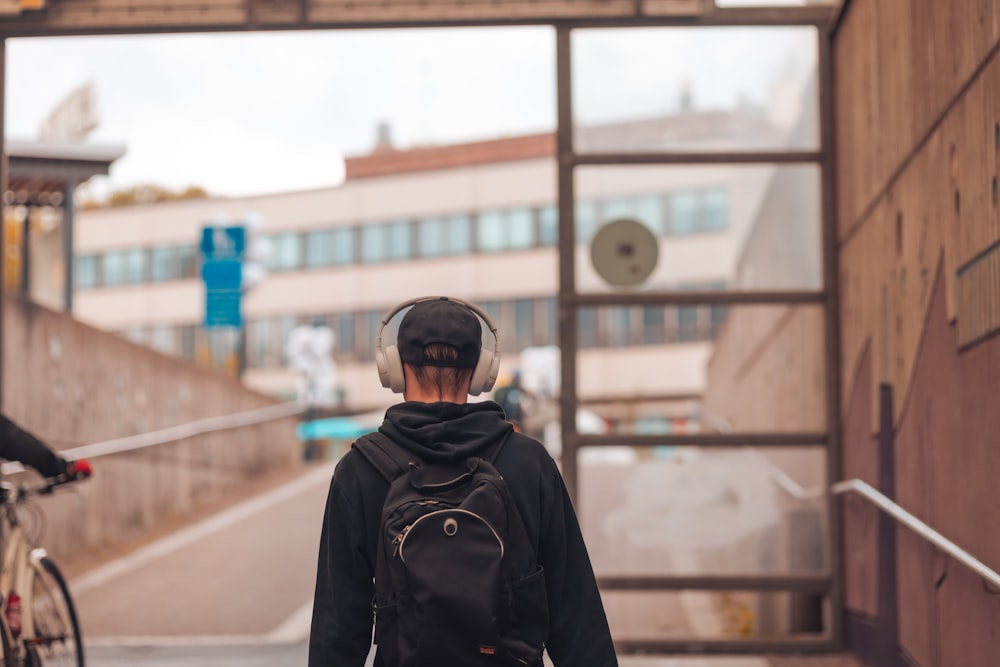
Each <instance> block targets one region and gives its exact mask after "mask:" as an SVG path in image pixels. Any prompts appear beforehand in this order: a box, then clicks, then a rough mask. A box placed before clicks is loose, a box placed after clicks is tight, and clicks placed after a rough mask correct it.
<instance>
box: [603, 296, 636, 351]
mask: <svg viewBox="0 0 1000 667" xmlns="http://www.w3.org/2000/svg"><path fill="white" fill-rule="evenodd" d="M606 318H607V319H606V327H607V334H606V335H605V342H606V344H607V345H609V346H611V347H624V346H626V345H628V344H629V332H630V331H631V323H630V318H631V309H630V308H629V307H628V306H613V307H610V308H608V312H607V315H606Z"/></svg>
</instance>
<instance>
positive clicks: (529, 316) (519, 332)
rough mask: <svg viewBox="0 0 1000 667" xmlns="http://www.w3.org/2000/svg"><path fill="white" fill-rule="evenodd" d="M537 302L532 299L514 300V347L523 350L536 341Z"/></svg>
mask: <svg viewBox="0 0 1000 667" xmlns="http://www.w3.org/2000/svg"><path fill="white" fill-rule="evenodd" d="M534 334H535V302H534V301H533V300H532V299H515V301H514V349H515V350H518V351H520V350H523V349H524V348H526V347H531V345H532V344H533V343H534V342H535V341H534V338H535V335H534Z"/></svg>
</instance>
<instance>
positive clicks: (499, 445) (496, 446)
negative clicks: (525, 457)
mask: <svg viewBox="0 0 1000 667" xmlns="http://www.w3.org/2000/svg"><path fill="white" fill-rule="evenodd" d="M513 435H514V429H511V430H509V431H508V432H507V435H505V436H504V437H502V438H500V439H499V440H497V441H496V442H494V443H493V444H492V445H490V446H489V447H487V448H486V450H485V451H484V452H483V455H482V456H480V457H479V458H481V459H483V460H486V461H489V462H490V465H492V464H494V463H496V460H497V457H498V456H500V450H502V449H503V446H504V445H506V444H507V441H508V440H510V439H511V437H512V436H513Z"/></svg>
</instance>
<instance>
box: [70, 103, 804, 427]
mask: <svg viewBox="0 0 1000 667" xmlns="http://www.w3.org/2000/svg"><path fill="white" fill-rule="evenodd" d="M786 131H787V128H784V129H782V128H779V127H776V126H775V125H773V124H772V123H770V122H769V121H768V118H767V116H766V115H765V114H762V113H759V112H756V111H753V110H746V111H732V112H728V111H727V112H714V113H706V112H696V111H693V110H688V111H681V112H679V113H677V114H674V115H671V116H667V117H662V118H656V119H651V120H648V121H641V122H630V123H622V124H619V125H614V126H602V127H594V128H589V129H585V130H582V131H580V132H579V133H578V138H577V146H578V148H579V149H581V150H587V149H599V148H601V147H603V146H608V147H612V148H614V149H618V150H621V149H622V148H623V147H624V148H626V149H629V148H630V147H631V148H634V147H641V148H644V149H645V148H649V149H654V150H655V149H658V148H662V147H663V145H665V144H666V145H669V146H670V147H673V148H676V146H678V145H680V146H684V144H685V142H687V141H690V142H693V143H695V144H697V146H698V148H699V149H705V148H706V147H709V148H711V147H712V146H713V145H715V144H718V145H723V146H726V147H730V148H732V149H740V148H752V147H754V146H757V145H759V144H760V143H764V144H767V143H770V145H780V144H781V143H782V134H783V133H784V132H786ZM554 154H555V137H554V135H553V134H551V133H543V134H533V135H527V136H516V137H509V138H501V139H492V140H488V141H480V142H472V143H464V144H458V145H445V146H429V147H418V148H411V149H407V150H396V149H394V148H392V147H391V146H390V145H386V144H384V143H383V144H380V145H379V146H377V147H376V148H375V150H374V151H373V152H372V153H371V154H369V155H365V156H360V157H354V158H349V159H347V160H346V177H345V180H344V182H343V183H342V184H341V185H339V186H337V187H331V188H326V189H319V190H311V191H302V192H286V193H279V194H270V195H266V196H256V197H246V198H239V199H203V200H187V201H177V202H170V203H159V204H153V205H146V206H135V207H129V208H111V209H101V210H90V211H86V212H83V213H81V215H80V216H79V220H78V226H77V232H76V236H75V249H76V266H75V285H76V291H75V313H76V315H77V316H78V317H79V318H81V319H83V320H85V321H88V322H90V323H92V324H95V325H96V326H99V327H101V328H105V329H109V330H113V331H117V332H120V333H122V334H124V335H127V336H129V337H130V338H133V339H134V340H136V341H139V342H143V343H145V344H148V345H150V346H153V347H155V348H157V349H159V350H161V351H163V352H165V353H168V354H174V355H178V356H181V357H186V358H188V359H191V360H195V361H197V362H199V363H214V364H216V365H221V364H224V363H229V364H233V363H235V361H234V360H235V356H234V354H233V352H234V349H235V348H234V346H235V344H236V341H237V336H235V335H233V334H232V333H231V332H225V331H218V330H212V331H208V330H205V329H204V328H203V327H202V325H201V323H202V319H203V316H204V308H205V290H204V285H203V282H202V281H201V279H200V277H199V268H198V267H199V254H198V253H199V251H198V242H199V239H200V234H201V229H202V227H204V226H205V225H207V224H209V223H211V222H212V221H213V220H218V219H220V216H221V217H223V218H228V219H230V220H239V219H240V217H241V216H243V215H244V214H246V213H248V212H250V213H252V214H254V215H257V216H260V217H261V218H262V219H263V220H264V224H263V231H262V233H263V234H266V236H267V237H268V238H269V240H270V241H271V246H272V252H271V257H270V260H269V273H268V275H267V277H266V279H265V280H264V281H263V282H262V283H261V284H260V285H259V286H257V287H255V288H254V289H253V290H252V291H251V292H249V293H248V294H247V295H246V296H245V299H244V303H243V317H244V321H245V326H246V353H245V363H246V371H245V373H244V376H243V377H244V381H245V382H246V383H248V384H249V385H251V386H253V387H256V388H259V389H260V390H263V391H265V392H269V393H273V394H278V395H289V394H290V393H292V392H293V391H294V387H295V384H296V374H295V371H293V370H291V369H290V368H289V367H288V364H287V360H286V359H285V358H284V353H283V350H284V345H285V341H286V339H287V337H288V335H289V333H290V331H291V330H292V329H293V328H294V327H295V326H297V325H299V324H302V323H317V322H321V323H323V324H325V325H327V326H329V327H330V328H331V329H332V330H333V331H334V332H335V335H336V344H335V348H334V358H335V361H336V364H337V381H338V384H339V388H340V391H341V394H342V396H343V400H344V403H345V404H346V406H348V407H349V408H354V409H366V408H378V407H380V406H383V405H387V404H389V403H390V402H392V400H393V397H392V396H391V395H389V393H388V392H387V391H386V390H384V389H382V388H381V386H380V384H379V382H378V378H377V374H376V372H375V369H374V363H373V344H374V340H375V337H376V334H377V331H378V328H379V323H380V319H381V317H382V316H383V315H384V314H385V313H386V312H387V311H388V310H389V309H391V308H392V307H393V306H394V305H396V304H397V303H400V302H402V301H405V300H407V299H410V298H412V297H415V296H423V295H432V294H448V295H452V296H456V297H460V298H463V299H466V300H470V301H473V302H475V303H477V304H479V305H481V306H482V307H484V308H485V309H486V310H487V311H488V312H489V313H490V314H491V316H492V317H493V318H494V319H495V321H496V322H497V324H498V326H499V331H500V339H501V347H502V351H503V353H504V363H503V366H502V369H504V370H506V371H507V372H511V371H513V370H514V369H516V368H517V367H518V365H519V363H520V359H519V356H520V353H521V352H522V351H523V350H524V349H525V348H529V347H537V346H545V345H552V344H556V343H557V342H558V335H557V299H556V295H557V293H558V289H559V283H558V252H557V240H558V239H557V237H558V213H557V205H556V201H557V195H556V192H557V182H556V181H557V165H556V159H555V155H554ZM777 170H778V167H775V166H774V165H765V166H746V165H704V166H696V167H678V166H640V167H609V166H593V167H586V168H579V169H578V170H577V176H576V183H575V189H576V197H577V202H576V207H575V217H576V235H577V251H576V265H577V277H576V283H577V288H578V289H579V290H581V291H602V290H608V289H612V288H610V287H609V286H608V285H606V284H605V283H604V281H603V280H602V279H601V278H600V276H599V275H598V274H597V273H596V272H595V270H594V269H593V266H592V264H591V261H590V241H591V239H592V238H593V235H594V233H595V231H596V230H597V229H598V228H600V226H601V225H603V224H604V223H606V222H607V221H609V220H612V219H616V218H620V217H632V218H635V219H638V220H640V221H641V222H642V223H643V224H645V225H646V226H647V227H648V228H649V229H650V230H651V231H652V232H653V234H654V235H655V237H656V238H657V239H658V244H659V261H658V263H657V266H656V268H655V270H654V271H653V273H652V275H651V276H650V277H649V278H648V280H647V281H646V282H645V283H644V284H643V285H642V286H641V288H642V289H647V288H648V289H720V288H724V287H726V286H727V285H730V284H731V283H732V281H733V280H734V275H733V274H734V270H735V268H736V266H737V263H738V262H739V259H740V254H741V252H742V249H743V246H744V242H745V240H746V238H747V235H748V234H749V231H750V228H751V226H752V224H753V222H754V219H755V216H756V215H757V213H758V209H759V208H760V205H761V201H762V199H763V197H764V194H765V192H766V191H767V188H768V186H769V184H770V183H771V181H772V179H773V178H774V174H775V172H776V171H777ZM724 314H725V307H720V306H709V305H704V306H666V307H664V306H641V305H637V306H628V307H626V306H621V307H601V308H594V309H584V310H583V311H582V312H581V313H580V317H579V329H578V337H579V344H580V348H581V353H580V357H579V361H578V369H577V373H578V385H579V392H580V399H581V401H582V402H586V401H587V399H588V397H597V396H601V397H604V398H605V399H606V398H607V397H615V396H620V397H622V398H623V399H624V398H635V397H639V398H642V397H647V398H648V397H650V396H661V397H670V396H687V395H697V394H699V393H700V392H701V390H702V388H703V385H704V373H705V371H704V368H705V360H706V359H707V357H708V355H709V353H710V346H711V342H710V341H711V339H712V337H713V332H714V330H715V328H716V326H717V325H718V324H719V322H720V321H721V319H722V318H723V317H724ZM227 359H228V360H229V361H228V362H227V361H226V360H227ZM637 378H642V380H641V381H638V380H637ZM607 405H608V404H607V403H605V406H607ZM595 410H597V411H600V407H599V406H598V407H595ZM606 416H609V417H613V416H614V415H611V414H607V415H606ZM661 416H662V414H661Z"/></svg>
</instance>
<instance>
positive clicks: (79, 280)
mask: <svg viewBox="0 0 1000 667" xmlns="http://www.w3.org/2000/svg"><path fill="white" fill-rule="evenodd" d="M73 283H74V284H75V286H76V287H77V288H81V289H87V288H89V287H97V255H79V256H77V257H76V258H75V259H74V260H73Z"/></svg>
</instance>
